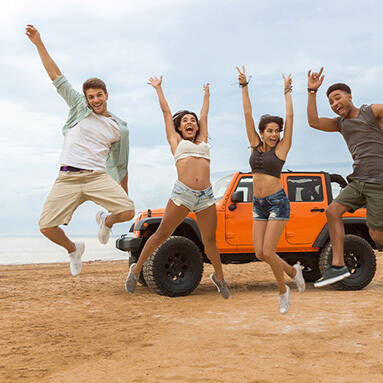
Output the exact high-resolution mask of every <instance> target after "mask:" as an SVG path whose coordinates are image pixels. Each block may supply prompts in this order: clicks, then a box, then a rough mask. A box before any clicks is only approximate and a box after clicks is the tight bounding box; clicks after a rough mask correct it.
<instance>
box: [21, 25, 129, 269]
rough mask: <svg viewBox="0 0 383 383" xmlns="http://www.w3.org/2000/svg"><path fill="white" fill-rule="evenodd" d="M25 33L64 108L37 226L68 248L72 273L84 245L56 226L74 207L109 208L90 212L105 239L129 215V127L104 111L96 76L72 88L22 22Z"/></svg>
mask: <svg viewBox="0 0 383 383" xmlns="http://www.w3.org/2000/svg"><path fill="white" fill-rule="evenodd" d="M26 35H27V36H28V37H29V39H30V40H31V42H32V43H33V44H34V45H35V46H36V48H37V51H38V53H39V55H40V58H41V61H42V63H43V65H44V68H45V70H46V71H47V73H48V75H49V77H50V78H51V80H52V81H53V85H54V86H55V87H56V89H57V92H58V93H59V94H60V96H62V97H63V98H64V100H65V102H66V103H67V105H68V106H69V108H70V110H69V115H68V119H67V122H66V124H65V126H64V128H63V133H64V135H65V138H64V145H63V149H62V153H61V157H60V165H61V166H60V172H59V176H58V178H57V179H56V182H55V184H54V185H53V188H52V190H51V192H50V194H49V196H48V198H47V200H46V201H45V204H44V208H43V212H42V214H41V219H40V222H39V224H40V231H41V233H42V234H43V235H45V236H46V237H47V238H48V239H50V240H51V241H53V242H54V243H56V244H58V245H60V246H62V247H64V248H65V249H66V250H67V251H68V253H69V257H70V269H71V272H72V274H73V275H78V274H79V273H80V272H81V268H82V261H81V256H82V254H83V253H84V250H85V244H84V243H83V242H76V243H75V242H72V241H71V240H70V239H69V238H68V237H67V236H66V235H65V233H64V231H63V230H62V229H61V228H60V227H59V225H67V224H68V223H69V221H70V220H71V218H72V214H73V213H74V211H75V210H76V209H77V207H78V206H79V205H81V204H82V203H83V202H85V201H87V200H91V201H93V202H95V203H96V204H98V205H100V206H102V207H104V208H106V209H107V210H108V211H109V212H110V213H111V214H110V215H107V214H106V213H105V212H103V211H100V212H98V213H97V215H96V220H97V223H98V224H99V226H100V229H99V233H98V238H99V240H100V242H101V243H103V244H106V243H107V242H108V240H109V235H110V230H111V228H112V226H113V225H114V224H115V223H118V222H125V221H129V220H131V219H132V218H133V217H134V204H133V201H132V200H131V199H130V198H129V196H128V172H127V165H128V156H129V131H128V128H127V125H126V122H124V121H122V120H120V119H119V118H118V117H117V116H115V115H113V114H112V113H110V112H109V111H108V110H107V100H108V92H107V90H106V85H105V83H104V82H103V81H102V80H100V79H97V78H91V79H89V80H87V81H85V83H84V84H83V92H84V94H81V93H79V92H77V91H75V90H74V89H73V87H72V86H71V85H70V83H69V82H68V80H67V79H66V78H65V76H63V75H62V73H61V71H60V69H59V68H58V66H57V65H56V63H55V62H54V61H53V59H52V58H51V56H50V55H49V53H48V51H47V50H46V48H45V46H44V44H43V42H42V40H41V37H40V33H39V32H38V31H37V29H36V28H35V27H34V26H33V25H28V26H27V28H26Z"/></svg>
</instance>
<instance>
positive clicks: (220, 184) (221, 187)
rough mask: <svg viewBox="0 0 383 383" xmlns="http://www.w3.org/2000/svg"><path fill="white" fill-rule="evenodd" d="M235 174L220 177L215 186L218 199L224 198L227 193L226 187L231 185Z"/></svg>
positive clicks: (214, 189)
mask: <svg viewBox="0 0 383 383" xmlns="http://www.w3.org/2000/svg"><path fill="white" fill-rule="evenodd" d="M233 177H234V174H229V175H228V176H226V177H223V178H221V179H219V180H218V181H217V182H216V183H215V184H214V186H213V193H214V197H215V199H216V200H219V199H222V197H223V196H224V195H225V193H226V189H227V188H228V186H229V185H230V182H231V180H232V179H233Z"/></svg>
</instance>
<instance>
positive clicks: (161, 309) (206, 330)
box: [0, 253, 383, 383]
mask: <svg viewBox="0 0 383 383" xmlns="http://www.w3.org/2000/svg"><path fill="white" fill-rule="evenodd" d="M377 255H378V269H377V273H376V276H375V278H374V280H373V281H372V283H371V284H370V285H369V286H368V287H367V288H365V289H364V290H361V291H354V292H352V291H351V292H343V291H337V290H334V289H333V288H331V287H327V288H324V289H320V290H318V289H314V287H313V285H312V284H309V285H308V286H307V290H306V292H305V293H303V294H300V293H298V291H297V290H296V288H295V286H294V284H293V283H292V282H290V281H288V284H289V286H290V287H291V289H292V294H291V300H292V304H291V308H290V311H289V313H288V314H287V315H285V316H282V315H280V314H279V311H278V295H277V289H276V284H275V282H274V278H273V276H272V274H271V272H270V270H269V268H268V266H267V265H265V264H262V263H252V264H245V265H225V266H224V271H225V273H226V279H227V280H228V282H229V284H230V288H231V294H232V296H231V298H230V299H229V300H224V299H223V298H221V297H220V295H219V294H218V293H217V291H216V289H215V287H214V286H213V285H212V284H211V282H210V280H209V278H208V276H209V274H210V273H211V272H212V267H211V266H210V265H205V272H204V276H203V279H202V282H201V284H200V286H199V287H198V288H197V289H196V290H195V291H194V292H193V294H192V295H190V296H188V297H181V298H167V297H162V296H159V295H156V294H154V293H153V292H151V291H150V290H149V289H148V288H146V287H143V286H140V285H139V287H138V288H137V290H136V293H135V294H134V295H129V294H128V293H126V292H125V290H124V281H125V278H126V275H127V270H128V264H127V262H125V261H110V262H88V263H85V264H84V267H83V271H82V273H81V274H80V275H79V276H78V277H72V276H71V275H70V273H69V265H68V264H43V265H20V266H0V303H1V306H0V307H1V309H0V310H1V315H0V325H1V337H0V354H1V357H0V381H1V382H42V383H44V382H60V383H66V382H68V383H69V382H71V383H72V382H92V383H93V382H103V383H106V382H249V383H250V382H251V383H279V382H294V383H300V382H302V383H310V382H321V383H323V382H332V383H335V382H339V383H345V382H347V383H351V382H355V383H356V382H358V383H359V382H368V383H371V382H383V307H382V306H383V305H382V302H383V272H382V270H383V253H377Z"/></svg>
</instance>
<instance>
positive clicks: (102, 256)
mask: <svg viewBox="0 0 383 383" xmlns="http://www.w3.org/2000/svg"><path fill="white" fill-rule="evenodd" d="M71 238H73V239H74V240H75V242H77V241H78V242H80V241H81V242H84V243H85V252H84V255H83V261H84V262H89V261H112V260H126V261H127V260H128V258H129V252H126V251H121V250H119V249H117V248H116V240H117V239H118V238H120V236H119V235H116V236H111V237H110V239H109V242H108V243H107V244H106V245H102V244H101V243H100V242H99V241H98V238H97V236H92V235H84V236H82V235H71ZM65 262H69V259H68V253H67V251H66V250H65V249H64V248H62V247H60V246H58V245H56V244H54V243H53V242H51V241H49V240H48V239H46V238H45V237H43V236H42V235H40V236H38V235H25V236H20V235H18V236H16V235H6V236H5V235H0V265H24V264H38V263H65Z"/></svg>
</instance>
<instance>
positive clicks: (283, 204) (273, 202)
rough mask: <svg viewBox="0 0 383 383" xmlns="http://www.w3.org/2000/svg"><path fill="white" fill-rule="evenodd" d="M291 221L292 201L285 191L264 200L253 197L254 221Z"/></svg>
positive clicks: (282, 190)
mask: <svg viewBox="0 0 383 383" xmlns="http://www.w3.org/2000/svg"><path fill="white" fill-rule="evenodd" d="M289 219H290V201H289V199H288V198H287V195H286V193H285V191H284V189H281V190H279V191H277V192H276V193H274V194H270V195H269V196H267V197H264V198H257V197H255V196H253V220H254V221H288V220H289Z"/></svg>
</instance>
